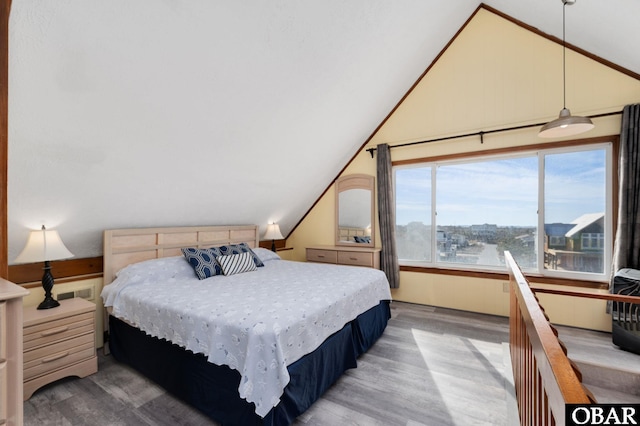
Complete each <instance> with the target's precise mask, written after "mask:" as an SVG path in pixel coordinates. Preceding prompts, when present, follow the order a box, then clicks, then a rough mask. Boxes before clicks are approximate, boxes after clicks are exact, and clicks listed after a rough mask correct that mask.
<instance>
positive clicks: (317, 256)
mask: <svg viewBox="0 0 640 426" xmlns="http://www.w3.org/2000/svg"><path fill="white" fill-rule="evenodd" d="M307 261H309V262H324V263H337V262H338V257H337V255H336V252H335V251H333V250H319V249H309V248H308V249H307Z"/></svg>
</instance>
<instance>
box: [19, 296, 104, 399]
mask: <svg viewBox="0 0 640 426" xmlns="http://www.w3.org/2000/svg"><path fill="white" fill-rule="evenodd" d="M95 315H96V305H95V304H93V303H91V302H89V301H88V300H85V299H81V298H74V299H66V300H61V301H60V306H58V307H56V308H52V309H42V310H38V309H36V307H35V306H30V307H25V308H24V329H23V338H24V340H23V342H24V347H23V350H24V389H23V396H24V399H25V400H27V399H29V398H30V397H31V395H33V393H34V392H35V391H36V390H38V389H39V388H40V387H42V386H44V385H46V384H48V383H51V382H53V381H56V380H58V379H61V378H63V377H67V376H78V377H86V376H88V375H90V374H93V373H95V372H97V371H98V358H97V356H96V338H95V332H96V331H95Z"/></svg>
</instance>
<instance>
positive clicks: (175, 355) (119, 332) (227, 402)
mask: <svg viewBox="0 0 640 426" xmlns="http://www.w3.org/2000/svg"><path fill="white" fill-rule="evenodd" d="M390 317H391V315H390V309H389V302H388V301H383V302H381V303H380V304H379V305H378V306H376V307H373V308H371V309H369V310H368V311H366V312H364V313H363V314H361V315H359V316H358V317H357V318H356V319H355V320H353V321H351V322H350V323H348V324H347V325H345V326H344V328H342V330H340V331H338V332H336V333H335V334H333V335H331V336H330V337H329V338H328V339H327V340H325V341H324V343H323V344H322V345H320V347H318V349H316V350H315V351H313V352H312V353H310V354H308V355H305V356H304V357H302V358H301V359H299V360H298V361H296V362H294V363H293V364H291V365H290V366H289V367H288V371H289V375H290V376H291V379H290V382H289V384H288V385H287V387H286V388H285V389H284V394H283V395H282V397H281V399H280V403H279V404H278V405H277V406H276V407H274V408H273V409H272V410H271V411H270V412H269V413H268V414H267V415H266V416H265V417H264V418H261V417H260V416H258V415H257V414H256V413H255V406H254V404H253V403H249V402H247V401H246V400H244V399H241V398H240V396H239V394H238V385H239V383H240V373H238V372H237V371H236V370H232V369H230V368H229V367H226V366H217V365H215V364H211V363H210V362H208V361H207V360H206V358H205V356H204V355H202V354H194V353H193V352H191V351H187V350H185V349H183V348H181V347H179V346H177V345H174V344H172V343H170V342H168V341H167V340H164V339H157V338H155V337H151V336H149V335H147V334H145V333H144V332H143V331H141V330H139V329H136V328H134V327H131V326H130V325H128V324H126V323H124V322H122V321H120V320H118V319H117V318H115V317H109V348H110V350H111V353H112V355H113V356H114V357H115V358H116V359H117V360H118V361H120V362H123V363H125V364H128V365H130V366H131V367H133V368H134V369H136V370H138V371H139V372H140V373H142V374H143V375H145V376H146V377H148V378H150V379H151V380H153V381H155V382H156V383H158V384H159V385H160V386H162V387H163V388H165V389H166V390H167V391H168V392H170V393H172V394H173V395H174V396H176V397H178V398H180V399H182V400H184V401H186V402H187V403H189V404H191V405H193V406H194V407H196V408H198V409H199V410H200V411H202V412H203V413H204V414H206V415H207V416H209V417H211V418H212V419H213V420H215V421H217V422H220V423H221V424H223V425H239V426H240V425H242V426H248V425H267V426H281V425H289V424H291V423H292V422H293V421H294V420H295V418H296V417H298V416H299V415H300V414H302V413H303V412H304V411H305V410H307V409H308V408H309V407H310V406H311V404H313V403H314V402H315V401H316V400H317V399H318V398H320V396H321V395H322V394H323V393H324V392H325V391H326V390H327V389H328V388H329V387H330V386H331V385H332V384H333V383H334V382H335V381H336V380H337V379H338V378H339V377H340V376H341V375H342V374H343V373H344V372H345V371H346V370H348V369H350V368H355V367H356V359H357V358H358V356H360V355H361V354H362V353H364V352H365V351H367V350H368V349H369V348H370V347H371V346H372V345H373V344H374V343H375V341H376V340H377V339H378V338H379V337H380V336H381V335H382V333H383V332H384V329H385V327H386V326H387V321H388V320H389V318H390Z"/></svg>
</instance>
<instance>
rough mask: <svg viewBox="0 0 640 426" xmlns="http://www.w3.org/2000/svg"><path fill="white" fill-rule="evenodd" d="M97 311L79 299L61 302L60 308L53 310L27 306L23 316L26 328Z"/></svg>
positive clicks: (85, 301) (90, 304)
mask: <svg viewBox="0 0 640 426" xmlns="http://www.w3.org/2000/svg"><path fill="white" fill-rule="evenodd" d="M95 310H96V305H95V304H93V303H91V302H89V301H88V300H85V299H82V298H79V297H76V298H73V299H65V300H60V306H57V307H55V308H51V309H36V307H35V306H26V307H25V308H24V314H23V315H24V317H23V320H24V326H25V327H29V326H31V325H35V324H40V323H42V322H43V321H53V320H56V319H59V318H66V317H69V316H72V315H78V314H81V313H84V312H93V311H95Z"/></svg>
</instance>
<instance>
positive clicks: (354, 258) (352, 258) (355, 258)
mask: <svg viewBox="0 0 640 426" xmlns="http://www.w3.org/2000/svg"><path fill="white" fill-rule="evenodd" d="M349 260H358V258H357V257H350V258H349Z"/></svg>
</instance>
